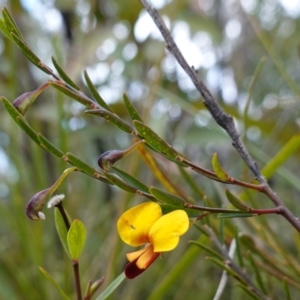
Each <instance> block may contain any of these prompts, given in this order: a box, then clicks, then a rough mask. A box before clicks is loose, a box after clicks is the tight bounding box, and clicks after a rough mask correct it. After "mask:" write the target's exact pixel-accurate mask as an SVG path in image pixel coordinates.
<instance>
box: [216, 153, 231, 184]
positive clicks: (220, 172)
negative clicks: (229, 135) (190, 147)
mask: <svg viewBox="0 0 300 300" xmlns="http://www.w3.org/2000/svg"><path fill="white" fill-rule="evenodd" d="M212 166H213V169H214V171H215V173H216V175H217V176H218V177H219V178H220V179H221V180H224V181H226V180H227V179H228V177H229V176H228V174H227V173H226V172H225V171H224V169H223V168H222V166H221V165H220V162H219V159H218V154H217V153H214V154H213V157H212Z"/></svg>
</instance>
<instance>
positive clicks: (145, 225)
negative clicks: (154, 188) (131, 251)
mask: <svg viewBox="0 0 300 300" xmlns="http://www.w3.org/2000/svg"><path fill="white" fill-rule="evenodd" d="M161 215H162V212H161V208H160V206H159V205H158V204H157V203H155V202H150V201H148V202H144V203H142V204H140V205H137V206H135V207H133V208H131V209H129V210H127V211H126V212H124V213H123V215H122V216H121V217H120V219H119V220H118V222H117V228H118V232H119V235H120V237H121V239H122V240H123V241H124V242H125V243H126V244H128V245H131V246H140V245H143V244H146V243H148V242H149V239H148V233H149V230H150V228H151V227H152V225H153V224H154V223H155V221H157V220H158V219H159V218H160V217H161Z"/></svg>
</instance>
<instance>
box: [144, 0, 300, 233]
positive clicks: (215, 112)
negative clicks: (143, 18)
mask: <svg viewBox="0 0 300 300" xmlns="http://www.w3.org/2000/svg"><path fill="white" fill-rule="evenodd" d="M140 2H141V3H142V4H143V6H144V7H145V9H146V10H147V12H148V13H149V15H150V16H151V18H152V19H153V21H154V23H155V24H156V26H157V28H158V29H159V30H160V32H161V34H162V36H163V37H164V39H165V41H166V43H167V46H166V47H167V49H168V50H169V51H170V53H172V54H173V55H174V57H175V59H176V60H177V62H178V63H179V64H180V65H181V67H182V68H183V70H184V71H185V72H186V74H187V75H188V76H189V77H190V78H191V80H192V82H193V83H194V85H195V87H196V88H197V90H198V91H199V92H200V93H201V95H202V97H203V99H204V105H205V106H206V107H207V109H208V110H209V112H210V113H211V115H212V117H213V118H214V120H215V121H216V122H217V123H218V124H219V125H220V126H221V127H222V128H223V129H224V130H225V131H226V132H227V134H228V135H229V136H230V138H231V140H232V145H233V146H234V147H235V149H236V150H237V151H238V153H239V154H240V156H241V157H242V159H243V160H244V161H245V163H246V164H247V166H248V168H249V169H250V170H251V172H252V173H253V174H254V177H255V179H256V180H258V182H259V183H260V186H261V187H262V189H261V192H262V193H264V194H265V195H266V196H267V197H268V198H269V199H270V200H271V201H272V202H273V204H274V205H275V206H277V207H279V212H278V213H279V214H281V215H282V216H283V217H284V218H285V219H286V220H287V221H288V222H289V223H290V224H291V225H292V226H293V227H294V228H295V229H297V230H298V231H299V232H300V221H299V219H298V218H296V217H295V216H294V215H293V214H292V213H291V212H290V210H289V209H288V208H287V207H286V206H285V205H284V204H283V202H282V201H281V199H280V198H279V197H278V196H277V194H276V193H275V192H274V191H273V190H272V189H271V188H270V186H269V185H268V183H267V181H266V179H265V178H264V177H263V176H262V175H261V173H260V171H259V169H258V167H257V165H256V162H255V161H254V160H253V159H252V158H251V156H250V154H249V152H248V150H247V149H246V147H245V146H244V144H243V142H242V140H241V139H240V136H239V134H238V132H237V130H236V128H235V125H234V122H233V118H232V117H231V116H230V115H228V114H227V113H225V112H224V111H223V109H222V108H221V107H220V105H219V104H218V103H217V101H216V100H215V98H214V97H213V95H212V94H211V93H210V91H209V90H208V88H207V87H206V85H205V84H204V82H203V81H202V80H201V79H200V78H199V76H198V74H197V72H196V70H195V69H194V67H190V66H189V65H188V63H187V61H186V60H185V58H184V57H183V55H182V53H181V51H180V50H179V48H178V46H177V45H176V43H175V41H174V40H173V38H172V36H171V34H170V31H169V30H168V28H167V27H166V25H165V23H164V21H163V19H162V18H161V16H160V15H159V14H158V12H157V11H156V10H155V9H154V8H153V7H151V6H150V4H149V3H148V1H147V0H140Z"/></svg>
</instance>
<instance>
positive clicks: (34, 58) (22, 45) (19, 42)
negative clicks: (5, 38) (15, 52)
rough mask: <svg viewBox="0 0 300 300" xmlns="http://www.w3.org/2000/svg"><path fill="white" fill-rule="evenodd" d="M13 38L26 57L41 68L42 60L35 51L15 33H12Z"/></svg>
mask: <svg viewBox="0 0 300 300" xmlns="http://www.w3.org/2000/svg"><path fill="white" fill-rule="evenodd" d="M11 37H12V38H13V40H14V41H15V43H16V44H17V46H18V47H19V48H20V49H21V51H22V52H23V53H24V54H25V56H26V57H27V58H28V59H29V60H30V61H31V62H32V63H33V64H34V65H36V66H37V67H38V68H40V64H41V60H40V59H39V58H38V57H37V56H36V55H35V54H34V53H33V51H32V50H31V49H30V48H29V46H28V45H27V44H26V42H24V41H23V40H22V39H20V38H19V37H18V36H17V35H16V34H15V33H11Z"/></svg>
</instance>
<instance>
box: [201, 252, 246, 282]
mask: <svg viewBox="0 0 300 300" xmlns="http://www.w3.org/2000/svg"><path fill="white" fill-rule="evenodd" d="M206 259H207V260H210V261H211V262H213V263H214V264H216V265H217V266H219V267H220V268H221V269H223V270H224V271H226V272H227V273H228V274H229V275H231V276H234V277H236V278H237V279H239V280H241V281H243V280H242V279H241V278H240V277H239V276H238V274H236V273H235V272H234V271H233V270H232V269H230V268H229V267H227V266H226V265H225V264H224V262H223V261H222V260H219V259H216V258H214V257H206Z"/></svg>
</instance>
